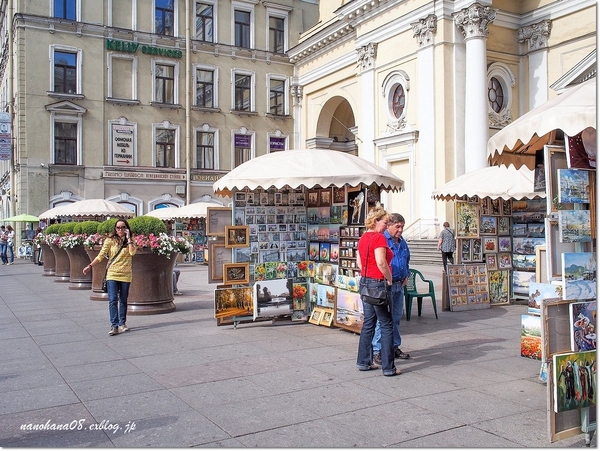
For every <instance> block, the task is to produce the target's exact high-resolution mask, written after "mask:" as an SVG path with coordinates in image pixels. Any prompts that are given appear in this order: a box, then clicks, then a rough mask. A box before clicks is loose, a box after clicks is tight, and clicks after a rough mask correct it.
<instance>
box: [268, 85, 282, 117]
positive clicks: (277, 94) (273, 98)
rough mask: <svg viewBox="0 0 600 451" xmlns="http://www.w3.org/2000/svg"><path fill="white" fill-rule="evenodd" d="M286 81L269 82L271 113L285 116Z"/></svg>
mask: <svg viewBox="0 0 600 451" xmlns="http://www.w3.org/2000/svg"><path fill="white" fill-rule="evenodd" d="M284 102H285V81H284V80H275V79H270V80H269V113H271V114H274V115H278V116H283V115H284V114H285V103H284Z"/></svg>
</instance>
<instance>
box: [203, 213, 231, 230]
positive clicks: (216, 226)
mask: <svg viewBox="0 0 600 451" xmlns="http://www.w3.org/2000/svg"><path fill="white" fill-rule="evenodd" d="M231 224H232V218H231V208H229V207H208V208H207V209H206V235H208V236H225V227H226V226H230V225H231Z"/></svg>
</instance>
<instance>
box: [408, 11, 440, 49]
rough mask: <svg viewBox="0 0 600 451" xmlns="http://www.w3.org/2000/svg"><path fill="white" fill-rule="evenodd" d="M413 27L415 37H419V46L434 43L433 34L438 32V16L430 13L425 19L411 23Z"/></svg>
mask: <svg viewBox="0 0 600 451" xmlns="http://www.w3.org/2000/svg"><path fill="white" fill-rule="evenodd" d="M410 25H411V26H412V29H413V38H415V37H416V38H417V43H418V44H419V47H425V46H426V45H429V44H431V43H433V36H434V35H435V34H436V33H437V16H436V15H435V14H429V15H428V16H427V17H426V18H425V19H419V21H418V22H413V23H411V24H410Z"/></svg>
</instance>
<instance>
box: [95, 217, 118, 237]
mask: <svg viewBox="0 0 600 451" xmlns="http://www.w3.org/2000/svg"><path fill="white" fill-rule="evenodd" d="M117 220H118V219H117V218H111V219H107V220H106V221H103V222H101V223H100V224H98V228H97V230H96V232H97V233H99V234H100V235H108V234H109V233H112V232H113V230H115V224H116V223H117Z"/></svg>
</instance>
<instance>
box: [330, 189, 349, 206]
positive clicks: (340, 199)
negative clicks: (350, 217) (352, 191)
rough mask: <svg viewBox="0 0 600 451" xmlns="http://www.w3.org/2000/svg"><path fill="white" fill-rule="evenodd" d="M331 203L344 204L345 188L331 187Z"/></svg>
mask: <svg viewBox="0 0 600 451" xmlns="http://www.w3.org/2000/svg"><path fill="white" fill-rule="evenodd" d="M333 203H334V204H345V203H346V188H345V187H343V186H342V187H341V188H338V187H336V186H334V187H333Z"/></svg>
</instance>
